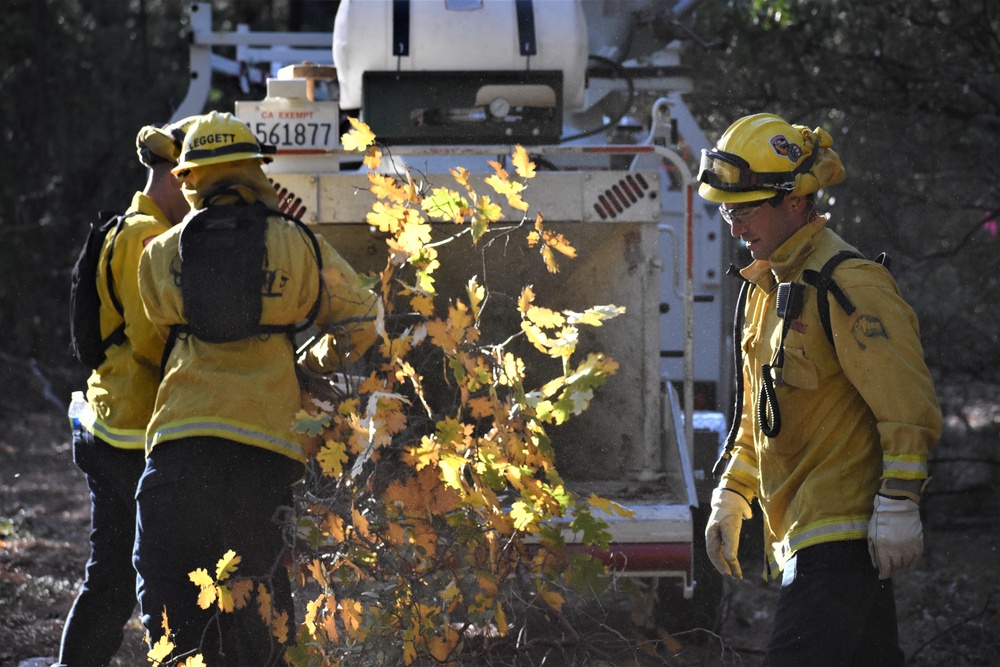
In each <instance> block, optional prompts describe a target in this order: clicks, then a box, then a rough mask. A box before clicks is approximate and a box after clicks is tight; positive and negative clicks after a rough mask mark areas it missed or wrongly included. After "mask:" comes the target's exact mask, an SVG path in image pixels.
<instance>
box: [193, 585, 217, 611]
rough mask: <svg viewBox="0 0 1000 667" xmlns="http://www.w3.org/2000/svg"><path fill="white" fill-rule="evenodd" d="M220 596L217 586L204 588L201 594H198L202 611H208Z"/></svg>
mask: <svg viewBox="0 0 1000 667" xmlns="http://www.w3.org/2000/svg"><path fill="white" fill-rule="evenodd" d="M218 594H219V588H218V586H216V585H215V584H212V585H211V586H206V587H205V588H202V589H201V592H200V593H199V594H198V606H199V607H201V608H202V609H208V608H209V607H211V606H212V603H213V602H215V600H216V598H217V597H218Z"/></svg>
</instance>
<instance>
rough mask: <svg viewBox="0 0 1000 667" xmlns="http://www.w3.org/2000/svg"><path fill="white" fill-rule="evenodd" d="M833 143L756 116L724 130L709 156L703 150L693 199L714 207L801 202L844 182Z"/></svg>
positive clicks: (779, 121)
mask: <svg viewBox="0 0 1000 667" xmlns="http://www.w3.org/2000/svg"><path fill="white" fill-rule="evenodd" d="M832 145H833V139H832V137H830V135H829V134H828V133H827V132H826V131H825V130H822V129H820V128H816V129H814V130H810V129H808V128H807V127H806V126H804V125H792V124H791V123H789V122H787V121H785V120H783V119H782V118H781V117H780V116H776V115H774V114H769V113H759V114H754V115H751V116H744V117H743V118H740V119H739V120H737V121H736V122H735V123H733V124H732V125H730V126H729V129H727V130H726V131H725V133H723V135H722V137H721V138H720V139H719V142H718V143H717V144H716V146H715V148H713V149H712V150H702V152H701V166H700V168H699V170H698V179H697V180H698V182H699V183H700V184H701V185H700V186H699V187H698V194H700V195H701V196H702V197H704V198H705V199H707V200H709V201H712V202H716V203H719V204H740V203H746V202H756V201H762V200H765V199H774V200H775V203H776V204H777V203H778V202H780V201H781V200H782V199H784V197H786V196H804V195H808V194H811V193H814V192H816V191H817V190H819V189H820V188H823V187H826V186H829V185H836V184H837V183H840V182H841V181H843V180H844V165H843V163H842V162H841V161H840V156H838V155H837V154H836V153H835V152H834V151H833V149H832V148H830V147H831V146H832Z"/></svg>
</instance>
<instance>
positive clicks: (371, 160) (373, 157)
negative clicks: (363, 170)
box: [364, 146, 382, 170]
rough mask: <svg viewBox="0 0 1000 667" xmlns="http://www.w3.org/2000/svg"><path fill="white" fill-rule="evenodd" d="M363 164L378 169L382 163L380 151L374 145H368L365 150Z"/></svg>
mask: <svg viewBox="0 0 1000 667" xmlns="http://www.w3.org/2000/svg"><path fill="white" fill-rule="evenodd" d="M364 164H365V166H366V167H368V168H369V169H371V170H375V169H378V168H379V166H380V165H381V164H382V151H381V150H380V149H379V148H378V147H376V146H369V147H368V150H367V151H366V152H365V159H364Z"/></svg>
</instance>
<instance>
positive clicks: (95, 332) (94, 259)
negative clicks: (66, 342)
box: [70, 211, 139, 369]
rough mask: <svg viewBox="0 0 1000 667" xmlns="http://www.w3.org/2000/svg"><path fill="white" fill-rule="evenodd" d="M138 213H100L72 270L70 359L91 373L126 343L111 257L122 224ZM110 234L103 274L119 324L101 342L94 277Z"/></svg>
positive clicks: (95, 279)
mask: <svg viewBox="0 0 1000 667" xmlns="http://www.w3.org/2000/svg"><path fill="white" fill-rule="evenodd" d="M138 213H139V211H132V212H131V213H127V214H125V215H121V214H116V213H110V212H107V211H102V212H101V213H99V214H98V222H97V223H96V224H95V223H91V225H90V231H89V232H88V233H87V240H86V241H85V242H84V244H83V247H82V248H81V249H80V254H79V256H78V257H77V260H76V263H75V264H74V266H73V274H72V278H71V282H70V345H71V347H72V351H73V356H75V357H76V358H77V360H78V361H80V363H82V364H83V365H84V366H86V367H88V368H90V369H95V368H97V367H98V366H100V365H101V364H102V363H104V359H105V357H106V353H107V350H108V348H109V347H111V346H112V345H121V344H122V343H124V342H125V310H124V308H122V304H121V301H119V300H118V294H117V293H116V292H115V281H114V276H113V275H112V273H111V258H112V256H113V255H114V250H115V241H116V240H117V239H118V234H120V233H121V231H122V228H123V227H124V226H125V220H127V219H128V218H130V217H132V216H133V215H137V214H138ZM109 234H111V243H110V245H109V246H108V258H107V262H106V264H105V272H104V274H105V278H107V282H108V294H109V295H110V297H111V305H112V306H113V307H114V309H115V310H116V311H117V312H118V315H119V316H120V317H121V318H122V321H121V323H120V324H119V325H118V326H117V327H115V330H114V331H112V332H111V334H110V335H108V337H107V338H104V337H102V336H101V297H100V294H99V293H98V291H97V275H98V273H99V269H100V257H101V250H102V248H103V247H104V241H105V239H106V238H107V237H108V235H109Z"/></svg>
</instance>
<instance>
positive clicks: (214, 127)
mask: <svg viewBox="0 0 1000 667" xmlns="http://www.w3.org/2000/svg"><path fill="white" fill-rule="evenodd" d="M273 152H274V147H273V146H267V145H265V144H261V143H260V142H258V141H257V138H256V137H255V136H254V135H253V132H251V131H250V128H249V127H247V125H246V123H244V122H243V121H241V120H240V119H239V118H237V117H236V116H234V115H233V114H231V113H228V112H222V113H219V112H218V111H212V112H210V113H207V114H205V115H204V116H201V117H199V118H198V120H197V121H195V123H194V124H193V125H191V127H190V128H188V131H187V134H186V135H185V137H184V144H183V145H182V147H181V154H180V157H179V159H178V163H177V166H176V167H174V168H173V169H172V170H171V171H173V172H174V173H175V174H180V173H181V172H184V171H187V170H189V169H192V168H194V167H204V166H207V165H212V164H220V163H222V162H235V161H237V160H248V159H258V160H260V161H262V162H265V163H266V162H270V161H271V158H270V157H268V154H270V153H273Z"/></svg>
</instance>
